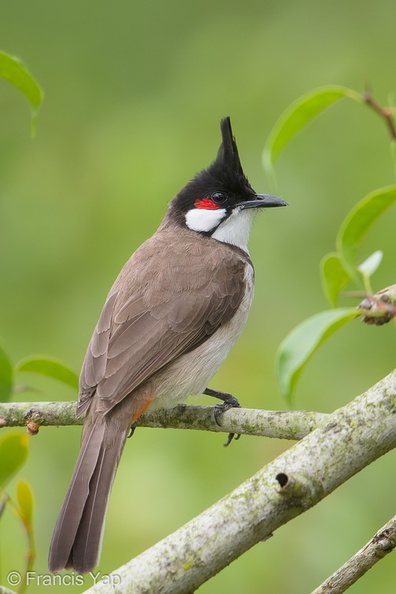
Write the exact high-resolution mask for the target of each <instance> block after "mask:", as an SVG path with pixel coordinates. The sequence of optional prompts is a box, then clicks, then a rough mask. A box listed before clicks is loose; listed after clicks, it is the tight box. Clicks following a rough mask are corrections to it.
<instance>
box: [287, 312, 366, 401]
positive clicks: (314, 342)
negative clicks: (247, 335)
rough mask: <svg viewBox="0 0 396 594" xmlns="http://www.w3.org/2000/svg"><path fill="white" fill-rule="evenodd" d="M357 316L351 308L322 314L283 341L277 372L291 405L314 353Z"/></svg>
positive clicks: (309, 319)
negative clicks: (297, 384) (293, 393)
mask: <svg viewBox="0 0 396 594" xmlns="http://www.w3.org/2000/svg"><path fill="white" fill-rule="evenodd" d="M356 315H358V314H357V312H356V309H351V308H349V307H348V308H340V309H330V310H326V311H322V312H320V313H318V314H315V315H314V316H312V317H310V318H308V319H307V320H305V321H304V322H302V323H301V324H299V325H298V326H296V327H295V328H294V329H293V330H292V331H291V332H290V334H289V335H288V336H286V338H285V339H284V340H283V341H282V343H281V345H280V347H279V349H278V353H277V357H276V372H277V376H278V382H279V386H280V389H281V392H282V394H283V396H284V397H285V398H286V400H287V401H288V402H291V397H292V392H293V390H294V388H295V386H296V383H297V380H298V378H299V376H300V374H301V372H302V370H303V369H304V367H305V365H306V364H307V363H308V361H309V359H310V358H311V357H312V355H313V354H314V353H315V351H317V350H318V348H319V346H320V345H321V344H322V343H323V342H324V341H325V340H326V339H327V338H329V336H331V335H332V334H334V332H335V331H336V330H338V328H340V327H341V326H343V325H344V324H345V323H346V322H348V321H349V320H352V319H353V318H355V317H356Z"/></svg>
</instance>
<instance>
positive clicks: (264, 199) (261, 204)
mask: <svg viewBox="0 0 396 594" xmlns="http://www.w3.org/2000/svg"><path fill="white" fill-rule="evenodd" d="M238 206H239V207H240V209H241V210H245V208H273V207H275V206H289V205H288V203H287V202H285V201H284V200H282V198H277V197H276V196H271V195H270V194H256V197H255V198H254V199H253V200H247V201H246V202H240V203H239V204H238Z"/></svg>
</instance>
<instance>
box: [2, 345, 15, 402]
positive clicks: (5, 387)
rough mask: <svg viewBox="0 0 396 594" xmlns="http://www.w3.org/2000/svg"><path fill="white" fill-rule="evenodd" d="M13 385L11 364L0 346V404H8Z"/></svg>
mask: <svg viewBox="0 0 396 594" xmlns="http://www.w3.org/2000/svg"><path fill="white" fill-rule="evenodd" d="M13 383H14V372H13V368H12V363H11V361H10V358H9V357H8V355H7V353H6V351H5V350H4V349H3V347H2V346H1V345H0V402H8V401H9V399H10V397H11V394H12V387H13Z"/></svg>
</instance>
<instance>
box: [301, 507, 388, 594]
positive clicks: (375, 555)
mask: <svg viewBox="0 0 396 594" xmlns="http://www.w3.org/2000/svg"><path fill="white" fill-rule="evenodd" d="M395 547H396V516H394V517H393V518H392V519H391V520H389V522H388V523H387V524H385V526H382V528H380V530H378V532H377V533H376V534H375V536H373V538H372V539H371V540H370V541H369V542H368V543H367V544H366V545H365V546H364V547H363V548H362V549H360V551H358V552H357V553H356V555H354V556H353V557H351V558H350V559H349V561H347V562H346V563H345V564H344V565H343V566H342V567H340V568H339V569H337V571H336V572H334V573H333V575H331V576H330V577H329V578H328V579H327V580H326V581H325V582H323V584H321V585H320V586H319V587H318V588H316V589H315V590H313V592H312V594H330V593H331V594H341V593H342V592H345V590H347V589H348V588H349V587H350V586H352V584H354V583H355V582H357V581H358V579H359V578H361V577H362V576H363V575H364V574H365V573H366V572H367V571H368V570H369V569H371V568H372V567H373V565H375V564H376V563H378V561H380V560H381V559H383V558H384V557H385V555H387V554H388V553H390V552H391V551H393V549H394V548H395Z"/></svg>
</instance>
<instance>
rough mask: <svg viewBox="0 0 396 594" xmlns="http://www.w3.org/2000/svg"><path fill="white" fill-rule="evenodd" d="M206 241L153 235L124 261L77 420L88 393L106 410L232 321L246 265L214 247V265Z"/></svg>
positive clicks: (88, 360) (88, 364)
mask: <svg viewBox="0 0 396 594" xmlns="http://www.w3.org/2000/svg"><path fill="white" fill-rule="evenodd" d="M163 236H164V237H163ZM154 240H155V241H154ZM212 241H213V240H209V239H207V238H199V239H198V241H197V239H194V241H193V242H191V241H190V240H189V235H187V238H184V240H181V238H180V233H178V234H177V235H176V234H175V233H161V234H156V235H155V236H154V237H153V238H151V239H150V240H148V241H147V242H146V243H145V244H143V245H142V246H141V248H139V250H137V251H136V252H135V254H134V255H133V256H132V257H131V259H130V260H129V261H128V262H127V264H126V265H125V267H124V268H123V270H122V271H121V273H120V275H119V277H118V279H117V281H116V282H115V284H114V286H113V288H112V290H111V291H110V293H109V296H108V298H107V301H106V303H105V305H104V308H103V311H102V313H101V316H100V318H99V321H98V324H97V326H96V328H95V331H94V334H93V336H92V339H91V342H90V344H89V347H88V351H87V354H86V357H85V361H84V364H83V368H82V371H81V376H80V387H81V394H80V401H79V406H78V412H79V414H82V413H83V412H85V410H86V409H87V408H88V406H89V402H90V399H91V397H92V396H93V395H94V394H96V395H97V396H98V397H99V398H100V399H101V400H102V403H103V404H104V407H105V408H107V409H108V410H110V409H111V408H113V406H115V405H116V404H117V403H118V402H120V401H121V400H122V399H123V398H125V396H126V395H127V394H129V393H131V392H132V391H133V390H134V389H135V388H136V387H138V386H139V385H140V384H141V383H142V382H144V381H145V380H147V379H148V378H149V377H150V376H151V375H152V374H154V373H155V372H157V371H158V370H159V369H161V368H162V367H164V366H165V365H167V364H168V363H169V362H171V361H172V360H174V359H176V358H177V357H179V356H180V355H182V354H184V353H187V352H188V351H191V350H192V349H194V348H196V347H197V346H198V345H200V344H202V343H203V342H204V341H205V340H206V339H207V338H209V336H211V335H212V334H213V333H214V332H215V331H216V330H217V329H218V328H219V326H220V325H222V324H225V323H226V322H228V321H229V320H230V319H231V318H232V316H233V315H234V313H235V311H236V310H237V308H238V306H239V304H240V302H241V300H242V297H243V294H244V275H245V265H246V261H247V260H248V259H247V257H245V256H244V255H242V254H239V253H237V252H235V251H234V250H233V249H230V247H229V246H225V245H224V246H223V245H221V244H217V242H216V244H217V245H216V247H217V250H218V251H219V252H220V254H219V256H220V257H216V259H214V258H213V257H210V255H211V251H212V249H213V247H212V246H213V244H212ZM219 246H220V249H219ZM159 252H160V254H161V256H159ZM166 253H169V256H170V257H169V258H168V259H167V258H166V257H165V256H166Z"/></svg>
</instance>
